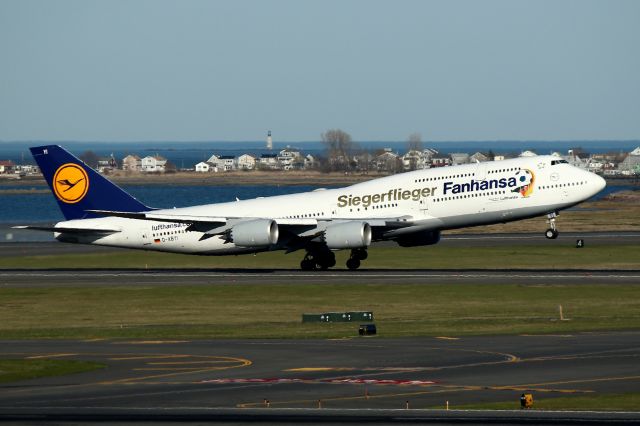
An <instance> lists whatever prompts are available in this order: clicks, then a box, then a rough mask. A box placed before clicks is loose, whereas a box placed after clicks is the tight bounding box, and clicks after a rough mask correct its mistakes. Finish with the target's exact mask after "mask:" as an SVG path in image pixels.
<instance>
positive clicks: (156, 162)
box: [141, 155, 167, 173]
mask: <svg viewBox="0 0 640 426" xmlns="http://www.w3.org/2000/svg"><path fill="white" fill-rule="evenodd" d="M141 164H142V171H143V172H159V173H164V171H165V169H166V165H167V159H166V158H164V157H161V156H159V155H148V156H146V157H144V158H143V159H142V160H141Z"/></svg>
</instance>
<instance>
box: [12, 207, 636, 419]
mask: <svg viewBox="0 0 640 426" xmlns="http://www.w3.org/2000/svg"><path fill="white" fill-rule="evenodd" d="M609 202H611V201H609ZM617 203H619V205H620V206H625V205H626V208H627V209H631V210H629V211H626V210H625V211H623V212H622V213H620V212H617V213H616V214H620V219H621V220H622V221H624V223H623V225H621V226H620V229H617V228H616V227H613V228H614V229H612V230H607V231H601V232H593V229H592V231H591V232H584V231H579V232H576V231H571V230H572V229H575V228H580V222H581V221H583V218H584V219H586V220H589V221H591V223H596V224H597V223H601V224H603V223H605V222H606V221H607V220H609V219H610V217H611V215H609V216H607V213H606V208H600V207H597V208H596V209H595V210H592V209H591V208H589V207H587V208H586V209H584V210H582V211H580V210H578V211H576V212H566V213H565V214H563V216H562V218H561V219H563V220H564V223H563V222H561V226H562V224H564V225H566V228H565V231H564V232H562V233H561V236H560V238H558V239H557V240H554V241H549V240H546V239H544V238H543V237H542V236H541V234H540V233H539V232H536V233H521V231H522V230H523V229H528V227H529V226H530V225H527V224H525V222H519V223H514V224H512V225H507V227H508V226H512V228H507V229H509V230H510V231H509V232H510V233H508V234H500V233H494V232H492V229H489V230H488V232H491V233H488V234H487V233H485V232H487V229H482V230H481V231H482V233H478V234H468V233H467V234H459V233H449V234H446V235H445V236H444V237H443V240H442V241H441V242H440V243H439V244H438V245H436V246H430V247H423V248H417V249H398V248H395V247H392V246H391V245H390V244H388V243H385V244H381V245H379V246H376V247H374V248H372V249H371V251H370V258H369V259H368V260H367V261H366V262H364V264H363V267H362V269H361V270H358V271H355V272H353V271H347V270H345V269H344V268H343V267H342V263H340V262H341V260H344V259H341V258H339V265H338V267H337V268H336V269H335V270H330V271H318V272H312V273H309V272H302V271H299V270H298V269H297V266H298V265H297V264H298V262H299V259H298V257H299V256H297V255H296V254H295V253H294V254H290V255H284V254H282V253H263V254H258V255H257V256H255V257H253V256H248V257H247V256H244V257H222V258H217V257H198V256H183V255H171V254H163V253H148V252H138V251H129V250H122V249H111V248H100V247H87V246H76V245H68V244H61V243H56V242H48V243H47V242H44V243H7V244H0V269H1V270H0V291H2V295H3V298H2V304H0V312H1V313H2V318H3V322H2V325H0V339H2V340H1V344H0V348H1V349H0V350H1V353H0V357H1V358H2V359H8V358H11V359H19V360H23V362H25V363H29V362H30V361H33V360H40V359H49V360H59V361H60V360H69V361H90V362H96V363H98V364H101V365H105V366H106V367H105V368H99V369H97V370H92V371H86V372H82V373H77V374H72V375H64V376H56V377H41V378H36V379H32V380H21V381H13V382H9V383H4V384H2V385H0V395H1V400H2V403H1V404H0V420H2V419H5V420H11V421H15V420H16V419H26V421H35V419H38V418H39V419H49V420H52V421H56V422H66V421H70V422H72V423H74V424H80V423H82V422H86V423H91V422H93V421H97V420H100V421H107V420H112V421H122V420H127V419H129V420H130V419H132V418H133V417H132V416H134V415H136V413H137V415H138V416H139V417H137V419H138V420H139V421H149V422H154V421H160V420H162V421H169V420H175V421H176V422H178V421H185V420H187V421H196V420H197V421H202V422H209V421H229V422H246V421H263V422H267V423H273V424H278V423H280V422H284V421H290V422H293V423H296V422H299V421H302V420H304V421H318V422H340V421H349V422H364V421H378V422H389V423H390V422H403V421H407V422H418V421H421V420H425V419H427V420H429V421H431V422H438V423H439V424H449V423H459V422H461V421H463V422H470V423H473V424H483V423H487V422H491V423H503V424H517V423H526V422H528V423H531V422H536V423H547V424H557V423H565V424H580V423H587V422H594V421H599V420H602V421H605V420H606V421H610V422H620V423H621V424H632V423H634V422H640V418H639V417H640V415H638V414H637V412H638V411H640V394H638V392H637V389H638V386H639V385H640V376H639V375H638V370H637V362H638V357H640V333H639V332H638V330H640V315H638V312H640V268H639V266H638V265H640V233H639V232H638V231H637V230H636V228H635V226H636V222H637V220H638V219H637V217H638V216H637V215H632V214H631V213H630V212H631V211H632V210H633V209H637V207H635V205H634V204H635V202H632V203H629V200H626V199H622V200H618V201H617ZM609 206H610V204H609ZM603 212H604V213H603ZM581 215H583V216H581ZM594 215H595V216H594ZM587 216H588V217H587ZM607 217H609V219H607ZM535 221H537V222H540V226H541V227H544V219H536V220H535ZM537 222H535V223H536V224H537ZM531 223H534V222H533V221H532V222H531ZM518 224H519V225H518ZM523 224H525V225H523ZM518 226H520V227H521V228H520V229H518ZM574 226H575V228H574ZM514 227H515V228H514ZM595 228H596V229H597V226H595ZM500 229H505V228H504V227H501V228H500ZM625 229H627V230H625ZM536 231H537V230H536ZM578 239H582V240H584V242H585V245H584V247H582V248H576V240H578ZM247 265H249V266H247ZM560 305H562V307H563V318H561V317H560V312H559V306H560ZM341 310H372V311H373V312H374V315H375V323H376V325H377V326H378V335H377V336H374V337H358V336H357V329H358V325H359V324H358V323H346V324H345V323H342V324H302V323H301V315H302V313H304V312H310V311H311V312H315V311H318V312H321V311H322V312H324V311H341ZM561 319H564V320H565V321H562V320H561ZM523 392H532V393H533V394H534V398H535V404H536V405H535V406H536V408H539V409H540V408H542V409H547V410H556V409H560V410H571V409H578V410H585V409H596V410H605V411H607V410H608V411H609V413H607V414H593V413H577V414H575V413H574V414H567V413H564V414H549V413H548V412H545V413H543V414H542V415H550V416H551V417H549V418H536V417H535V416H537V415H539V412H537V411H534V412H531V411H529V412H525V413H523V412H519V411H518V412H500V413H497V414H496V413H495V412H466V411H449V412H446V411H443V412H440V411H434V410H437V409H442V408H444V407H445V406H446V401H449V404H450V408H451V409H452V410H453V409H457V408H469V407H472V408H500V409H508V408H517V407H518V398H519V396H520V395H521V394H522V393H523ZM265 399H266V400H268V401H269V404H268V405H269V408H265ZM319 401H320V402H319ZM407 401H408V403H409V410H406V404H407ZM318 404H320V406H321V407H322V408H321V412H320V411H318V410H319V409H318ZM225 410H227V411H225ZM291 410H293V411H291ZM296 410H299V411H296ZM352 410H353V411H352ZM611 410H617V411H625V412H626V411H632V412H636V414H618V413H615V414H614V413H611V412H610V411H611ZM469 413H471V414H469ZM26 415H32V416H36V417H24V416H26ZM20 416H23V417H20ZM37 416H39V417H37ZM74 416H75V417H74ZM470 416H471V417H470ZM532 416H533V417H532ZM562 416H569V417H567V418H562ZM597 416H604V417H600V418H598V417H597ZM78 422H79V423H78Z"/></svg>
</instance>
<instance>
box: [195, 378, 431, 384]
mask: <svg viewBox="0 0 640 426" xmlns="http://www.w3.org/2000/svg"><path fill="white" fill-rule="evenodd" d="M202 383H215V384H227V383H234V384H235V383H330V384H341V385H342V384H347V385H394V386H430V385H434V384H435V383H436V382H434V381H432V380H398V379H357V378H350V377H345V378H342V379H296V378H268V379H255V378H254V379H252V378H249V379H243V378H238V379H210V380H203V381H202Z"/></svg>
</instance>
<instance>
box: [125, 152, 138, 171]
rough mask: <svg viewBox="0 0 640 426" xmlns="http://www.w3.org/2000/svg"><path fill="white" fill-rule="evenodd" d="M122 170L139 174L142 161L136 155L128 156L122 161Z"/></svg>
mask: <svg viewBox="0 0 640 426" xmlns="http://www.w3.org/2000/svg"><path fill="white" fill-rule="evenodd" d="M122 170H125V171H130V172H139V171H141V170H142V160H141V159H140V157H138V156H137V155H133V154H129V155H127V156H126V157H124V158H123V159H122Z"/></svg>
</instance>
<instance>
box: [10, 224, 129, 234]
mask: <svg viewBox="0 0 640 426" xmlns="http://www.w3.org/2000/svg"><path fill="white" fill-rule="evenodd" d="M12 228H13V229H29V230H32V231H46V232H60V233H65V234H101V235H109V234H115V233H116V232H120V230H119V229H94V228H68V227H64V226H58V227H56V226H31V225H22V226H12Z"/></svg>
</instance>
